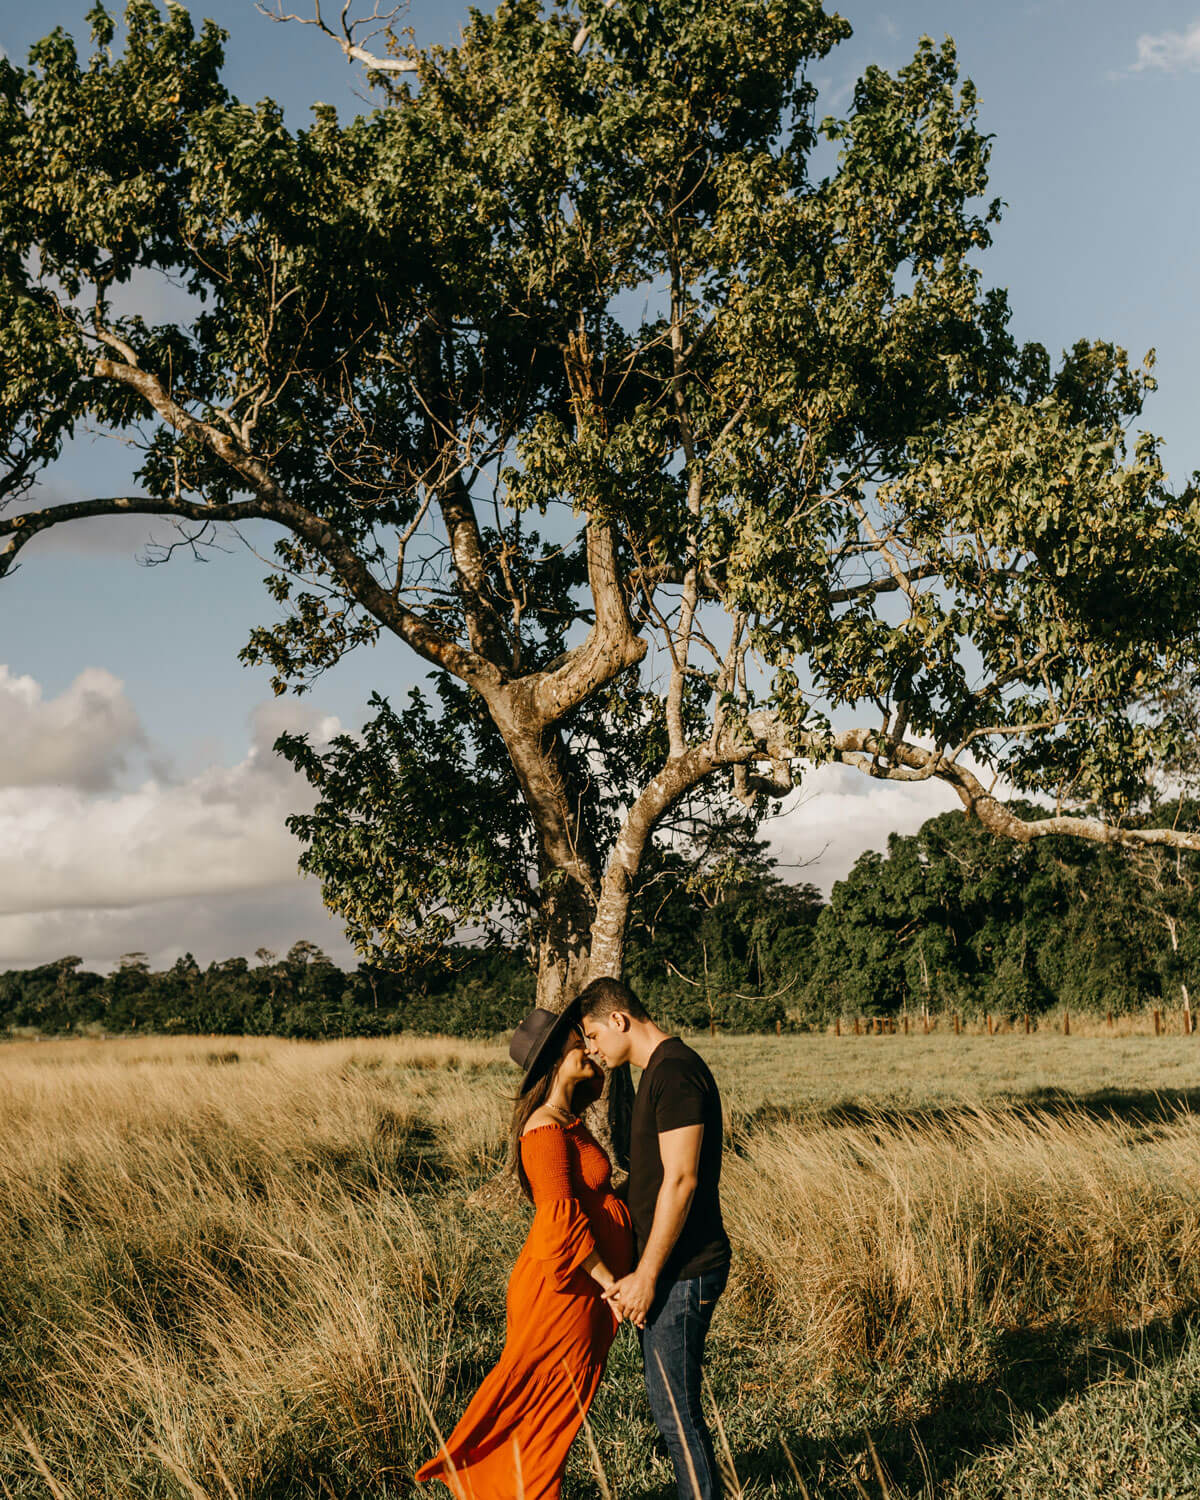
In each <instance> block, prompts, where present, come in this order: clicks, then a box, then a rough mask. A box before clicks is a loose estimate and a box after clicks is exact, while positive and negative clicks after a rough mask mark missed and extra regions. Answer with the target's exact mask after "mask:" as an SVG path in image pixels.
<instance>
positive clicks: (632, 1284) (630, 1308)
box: [600, 1269, 654, 1328]
mask: <svg viewBox="0 0 1200 1500" xmlns="http://www.w3.org/2000/svg"><path fill="white" fill-rule="evenodd" d="M600 1295H601V1297H603V1299H604V1301H605V1302H607V1303H608V1305H609V1307H611V1308H612V1310H613V1312H614V1314H615V1315H616V1318H617V1321H618V1322H620V1321H621V1320H622V1319H624V1318H627V1319H628V1320H629V1322H631V1323H632V1324H633V1325H634V1327H635V1328H645V1326H646V1318H647V1316H648V1314H649V1312H650V1304H651V1303H652V1302H653V1301H654V1278H653V1277H652V1276H650V1275H648V1274H647V1273H646V1272H645V1271H642V1270H640V1269H638V1270H634V1271H631V1272H630V1273H629V1275H628V1276H622V1277H621V1278H620V1280H619V1281H612V1282H610V1283H609V1284H608V1286H606V1287H605V1288H604V1290H603V1292H601V1294H600Z"/></svg>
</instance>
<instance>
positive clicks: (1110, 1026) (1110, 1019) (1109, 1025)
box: [1108, 1010, 1112, 1031]
mask: <svg viewBox="0 0 1200 1500" xmlns="http://www.w3.org/2000/svg"><path fill="white" fill-rule="evenodd" d="M1108 1029H1109V1031H1111V1030H1112V1011H1111V1010H1110V1011H1109V1013H1108Z"/></svg>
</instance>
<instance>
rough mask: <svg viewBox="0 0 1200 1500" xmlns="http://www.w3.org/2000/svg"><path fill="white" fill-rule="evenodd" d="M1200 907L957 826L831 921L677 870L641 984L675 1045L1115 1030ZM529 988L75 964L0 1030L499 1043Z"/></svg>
mask: <svg viewBox="0 0 1200 1500" xmlns="http://www.w3.org/2000/svg"><path fill="white" fill-rule="evenodd" d="M1170 811H1171V812H1177V811H1178V809H1177V808H1173V809H1171V810H1170ZM1184 813H1185V815H1187V816H1191V815H1193V810H1192V809H1190V808H1185V809H1184ZM1163 815H1164V816H1166V815H1168V814H1167V813H1164V814H1163ZM1198 892H1200V856H1189V855H1181V854H1178V853H1176V852H1173V851H1164V850H1160V849H1149V848H1148V849H1145V850H1139V851H1136V852H1131V851H1130V850H1128V849H1123V848H1118V847H1105V846H1103V845H1097V844H1092V843H1086V842H1083V841H1076V840H1072V839H1067V838H1044V839H1039V840H1037V841H1035V842H1033V843H1030V844H1017V843H1012V842H1010V841H1008V840H1005V839H998V838H996V837H994V836H993V835H992V834H990V833H987V832H985V831H984V830H982V829H980V828H979V826H978V825H976V824H973V823H971V822H968V821H967V820H966V819H965V818H963V817H962V816H961V815H960V814H958V813H946V814H943V815H942V816H940V817H936V818H932V819H930V820H929V821H928V822H927V823H925V824H924V826H923V827H922V828H921V829H920V830H919V831H918V832H917V833H916V834H913V835H911V836H902V835H898V834H894V835H892V836H891V838H890V839H889V840H888V850H887V853H886V854H879V853H877V852H875V851H868V852H866V853H865V854H863V855H862V856H861V857H860V858H859V860H858V861H857V863H856V864H855V866H854V868H853V870H852V871H851V873H850V875H849V876H848V878H847V879H845V880H843V881H839V882H838V883H837V884H836V885H835V886H834V888H833V892H832V895H831V898H830V900H829V901H828V902H825V901H823V900H822V898H821V896H820V894H819V892H818V891H817V890H816V889H815V888H814V887H813V886H811V885H807V884H796V883H788V882H786V881H784V880H782V879H781V878H780V876H779V874H778V871H777V870H776V868H775V867H774V866H773V864H772V862H771V860H770V859H769V857H768V856H767V855H766V854H765V852H764V851H763V850H762V848H761V846H759V847H758V848H757V849H756V850H754V851H752V853H751V854H750V855H749V856H748V857H746V858H745V859H744V860H743V863H742V865H741V867H740V868H739V869H738V870H736V871H735V872H734V875H733V877H732V878H731V877H730V875H729V873H728V871H726V872H725V873H724V875H723V877H722V879H721V880H720V881H719V882H716V883H713V882H709V881H706V880H704V879H703V878H697V876H696V873H695V872H694V871H693V872H692V874H691V876H690V877H689V875H688V873H687V871H686V870H685V868H684V867H683V866H682V863H681V864H680V866H679V867H678V868H673V867H672V866H671V865H670V863H669V862H668V863H666V864H665V865H664V867H663V869H662V870H661V871H660V872H659V878H658V879H656V880H652V881H651V882H650V883H649V884H648V885H647V887H646V888H645V889H644V890H643V893H642V895H641V897H640V900H639V904H638V910H637V913H636V917H635V922H634V927H633V931H632V934H631V941H630V946H629V951H628V959H627V964H626V974H627V977H628V979H629V981H630V982H631V984H632V985H633V986H634V988H635V989H636V990H637V991H638V993H639V994H640V995H641V996H642V997H643V999H644V1000H645V1002H646V1003H647V1004H648V1005H649V1007H650V1008H651V1010H652V1012H653V1013H654V1014H655V1015H656V1016H657V1017H659V1018H660V1019H662V1020H663V1021H664V1022H665V1023H667V1024H669V1025H671V1026H672V1027H676V1028H681V1029H691V1028H700V1027H708V1026H710V1025H713V1026H715V1027H716V1028H718V1029H720V1030H723V1031H768V1030H769V1031H774V1030H775V1028H776V1024H777V1023H778V1024H779V1025H780V1026H781V1027H783V1028H792V1027H797V1028H808V1027H817V1028H820V1027H824V1026H826V1025H828V1024H829V1023H830V1022H832V1020H833V1019H834V1017H835V1016H839V1015H840V1016H854V1015H864V1016H875V1015H897V1014H899V1013H901V1012H903V1011H904V1010H909V1011H918V1010H921V1009H923V1008H924V1007H928V1008H929V1009H930V1010H931V1011H934V1012H936V1011H940V1010H948V1009H955V1010H960V1011H962V1012H963V1013H964V1014H967V1015H970V1014H971V1013H979V1012H982V1011H987V1012H989V1013H992V1014H994V1015H998V1016H1013V1017H1015V1016H1019V1015H1022V1014H1032V1015H1037V1014H1038V1013H1040V1012H1043V1011H1046V1010H1048V1009H1050V1008H1052V1007H1055V1006H1064V1007H1066V1008H1068V1009H1070V1010H1072V1011H1076V1012H1088V1011H1091V1012H1107V1011H1111V1012H1114V1013H1117V1014H1119V1013H1122V1012H1127V1011H1131V1010H1138V1009H1141V1008H1142V1007H1143V1006H1146V1005H1155V1004H1158V1003H1160V1002H1161V1003H1163V1004H1172V1005H1173V1004H1177V1003H1179V1001H1180V1000H1181V999H1182V998H1183V997H1184V990H1185V988H1190V987H1191V985H1192V976H1193V974H1195V973H1196V971H1197V968H1198V960H1200V920H1198V917H1200V912H1198V910H1197V896H1198ZM534 983H535V981H534V973H533V970H532V968H531V967H530V965H529V963H528V962H527V960H526V959H525V957H524V956H523V955H522V954H521V953H520V952H518V951H514V950H512V949H508V948H503V947H498V946H491V947H476V948H472V947H467V946H457V947H454V948H451V949H450V950H448V952H447V954H446V955H445V959H444V961H443V962H439V963H434V964H429V965H427V966H426V967H425V968H423V969H421V970H420V971H416V972H413V971H409V972H407V973H393V972H389V971H387V970H384V969H380V968H376V967H372V966H370V965H366V964H362V965H359V967H358V968H356V969H355V970H353V971H351V972H347V971H345V970H343V969H341V968H339V967H338V966H337V965H336V964H334V963H332V962H331V961H330V960H329V958H328V957H326V955H325V954H324V953H322V951H321V950H320V949H319V948H318V947H316V946H315V945H314V944H312V943H309V942H306V941H301V942H297V943H296V944H295V945H294V946H293V947H292V948H291V949H290V951H289V952H288V953H287V954H286V955H283V956H280V955H277V954H274V953H271V952H268V951H267V950H265V949H260V950H259V951H258V953H257V955H256V958H255V960H254V961H253V962H248V961H247V960H246V959H245V958H230V959H226V960H224V961H223V962H214V963H211V964H209V965H208V966H207V968H201V966H200V965H199V964H198V963H197V962H196V961H195V959H194V958H193V957H192V956H191V954H184V955H183V956H182V957H181V958H179V959H177V960H176V962H175V963H174V964H173V965H172V966H171V967H170V968H168V969H163V970H158V971H156V970H152V969H151V968H150V966H149V964H148V962H147V960H146V957H145V955H144V954H139V953H132V954H126V955H125V956H124V957H123V958H122V960H121V962H120V963H119V965H118V966H117V968H115V969H114V970H113V971H112V973H110V974H108V975H101V974H97V973H92V972H89V971H88V970H86V969H84V968H83V967H82V963H81V960H80V959H79V958H78V957H75V956H71V955H68V956H65V957H63V958H61V959H59V960H57V961H56V962H54V963H49V964H43V965H41V966H40V967H37V968H31V969H22V970H10V971H8V972H7V973H3V974H0V1027H3V1028H7V1029H9V1030H10V1031H12V1030H25V1031H29V1030H31V1031H34V1032H37V1033H41V1034H46V1035H62V1034H69V1033H72V1032H85V1031H89V1030H93V1031H94V1030H103V1031H105V1032H109V1033H128V1032H134V1033H164V1034H172V1033H175V1034H185V1033H225V1034H230V1035H276V1036H287V1037H330V1036H357V1035H361V1036H373V1035H382V1034H385V1033H391V1032H397V1031H412V1032H425V1033H434V1032H438V1033H443V1034H447V1035H453V1036H467V1035H487V1034H491V1033H494V1032H497V1031H503V1030H507V1029H509V1028H511V1027H513V1026H514V1025H516V1023H517V1022H518V1021H519V1020H520V1018H521V1016H522V1015H524V1014H525V1012H526V1011H527V1010H528V1009H529V1007H530V1006H531V1005H532V1004H533V996H534Z"/></svg>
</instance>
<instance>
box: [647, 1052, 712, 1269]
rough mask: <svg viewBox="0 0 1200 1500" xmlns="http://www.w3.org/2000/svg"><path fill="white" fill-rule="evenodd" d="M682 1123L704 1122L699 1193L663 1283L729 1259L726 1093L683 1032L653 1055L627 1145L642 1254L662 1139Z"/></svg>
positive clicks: (654, 1197)
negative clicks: (724, 1211)
mask: <svg viewBox="0 0 1200 1500" xmlns="http://www.w3.org/2000/svg"><path fill="white" fill-rule="evenodd" d="M685 1125H703V1126H704V1136H703V1138H702V1140H701V1142H700V1165H699V1170H698V1172H697V1181H696V1192H695V1195H694V1196H693V1198H692V1203H691V1207H690V1208H689V1210H688V1216H687V1218H686V1219H685V1220H684V1223H683V1228H682V1230H680V1233H679V1238H678V1240H676V1242H675V1247H674V1249H673V1250H672V1251H671V1254H670V1255H669V1256H668V1258H667V1262H666V1264H665V1265H664V1266H663V1269H662V1272H661V1274H660V1277H659V1286H660V1287H661V1286H663V1285H665V1284H668V1283H670V1282H673V1281H685V1280H687V1279H688V1278H689V1277H692V1276H699V1275H701V1274H702V1273H704V1272H705V1271H717V1270H720V1269H721V1268H722V1267H723V1266H726V1265H728V1263H729V1236H728V1235H727V1234H726V1233H725V1226H724V1224H723V1223H722V1222H721V1198H720V1191H719V1188H720V1182H721V1131H722V1122H721V1096H720V1094H719V1093H718V1092H717V1085H716V1081H715V1079H714V1078H713V1076H712V1074H711V1073H710V1072H709V1070H708V1064H707V1063H706V1062H705V1061H704V1059H703V1058H702V1057H701V1056H700V1054H699V1053H698V1052H693V1051H692V1049H691V1048H690V1047H689V1046H688V1045H687V1043H686V1042H684V1041H681V1040H680V1038H679V1037H677V1036H672V1037H668V1038H667V1040H666V1041H665V1042H660V1043H659V1044H658V1046H657V1047H656V1048H655V1049H654V1051H653V1052H652V1053H651V1054H650V1059H649V1061H648V1062H647V1064H646V1066H645V1069H644V1070H643V1072H642V1077H641V1082H640V1083H639V1084H638V1091H637V1098H636V1099H635V1100H634V1102H633V1127H632V1132H631V1136H630V1151H629V1213H630V1216H631V1217H632V1219H633V1232H634V1235H635V1236H636V1238H637V1249H638V1255H639V1256H640V1255H641V1253H642V1251H643V1250H644V1249H645V1246H646V1241H647V1240H648V1239H649V1238H650V1227H651V1225H652V1224H653V1223H654V1206H655V1204H656V1202H657V1201H658V1192H659V1189H660V1188H661V1187H662V1180H663V1164H662V1155H661V1153H660V1152H659V1149H658V1137H659V1135H660V1134H661V1133H662V1132H663V1131H667V1130H680V1129H682V1127H683V1126H685Z"/></svg>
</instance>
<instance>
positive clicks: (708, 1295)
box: [697, 1271, 729, 1312]
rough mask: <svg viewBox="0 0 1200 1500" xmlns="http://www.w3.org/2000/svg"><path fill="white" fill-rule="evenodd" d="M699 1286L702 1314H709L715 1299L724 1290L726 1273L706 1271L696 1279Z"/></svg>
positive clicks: (726, 1278)
mask: <svg viewBox="0 0 1200 1500" xmlns="http://www.w3.org/2000/svg"><path fill="white" fill-rule="evenodd" d="M697 1280H698V1281H699V1283H700V1286H699V1293H700V1296H699V1302H700V1308H701V1311H702V1312H711V1311H712V1309H713V1307H714V1305H715V1304H716V1301H717V1299H718V1298H719V1297H720V1295H721V1293H722V1292H723V1291H724V1290H725V1283H726V1282H727V1281H728V1280H729V1273H728V1272H727V1271H707V1272H705V1273H704V1274H703V1275H702V1276H699V1277H697Z"/></svg>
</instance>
